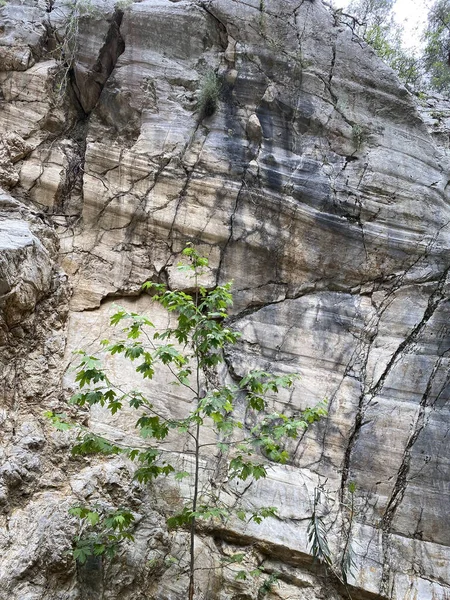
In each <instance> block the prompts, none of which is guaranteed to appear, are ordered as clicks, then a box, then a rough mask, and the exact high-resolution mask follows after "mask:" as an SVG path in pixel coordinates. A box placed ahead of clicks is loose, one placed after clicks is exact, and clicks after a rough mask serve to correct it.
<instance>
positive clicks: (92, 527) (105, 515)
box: [69, 506, 135, 564]
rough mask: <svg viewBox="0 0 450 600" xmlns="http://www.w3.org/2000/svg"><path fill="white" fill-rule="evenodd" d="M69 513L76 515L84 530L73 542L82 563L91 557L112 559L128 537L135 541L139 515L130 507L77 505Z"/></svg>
mask: <svg viewBox="0 0 450 600" xmlns="http://www.w3.org/2000/svg"><path fill="white" fill-rule="evenodd" d="M69 514H70V515H72V516H73V517H76V518H77V519H78V521H79V525H80V533H79V534H78V535H77V536H76V537H75V538H74V541H73V557H74V559H75V560H76V561H77V562H79V563H80V564H84V563H85V562H86V561H87V559H88V558H89V557H90V556H101V555H105V556H106V557H108V558H112V557H114V555H115V554H116V552H117V549H118V548H119V546H120V545H121V544H122V543H123V542H124V541H125V540H130V541H133V540H134V537H133V533H132V532H133V527H134V521H135V517H134V515H133V514H132V513H131V512H130V511H129V510H127V509H123V508H119V509H116V510H110V509H105V508H103V507H101V506H95V507H89V506H74V507H72V508H71V509H70V510H69Z"/></svg>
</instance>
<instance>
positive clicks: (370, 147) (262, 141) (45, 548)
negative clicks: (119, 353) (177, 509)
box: [0, 0, 450, 600]
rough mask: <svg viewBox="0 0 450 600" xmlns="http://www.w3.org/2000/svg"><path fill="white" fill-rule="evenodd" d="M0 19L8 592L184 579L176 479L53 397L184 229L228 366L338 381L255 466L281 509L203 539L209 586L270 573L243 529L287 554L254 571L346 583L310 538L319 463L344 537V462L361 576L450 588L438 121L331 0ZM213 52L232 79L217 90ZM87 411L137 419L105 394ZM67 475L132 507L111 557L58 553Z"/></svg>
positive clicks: (175, 398) (94, 496) (169, 406)
mask: <svg viewBox="0 0 450 600" xmlns="http://www.w3.org/2000/svg"><path fill="white" fill-rule="evenodd" d="M1 19H2V29H1V37H0V71H1V72H0V89H1V101H0V102H1V110H0V123H1V128H0V131H1V134H0V163H1V164H0V184H1V185H2V186H3V188H4V190H5V191H4V192H3V195H2V196H1V198H0V307H1V316H0V319H1V320H0V336H1V338H0V339H1V342H0V352H1V354H0V365H1V371H0V378H1V380H0V381H1V389H0V428H1V429H0V440H1V441H0V461H1V465H0V511H1V513H0V582H1V584H0V599H1V600H6V599H8V600H19V599H20V600H53V599H61V600H62V599H64V600H72V599H73V600H78V599H79V600H85V599H86V600H87V599H91V598H108V599H114V598H119V597H120V598H121V599H124V598H128V599H130V600H140V599H143V598H155V599H158V600H165V599H167V600H169V599H170V600H175V599H180V600H181V599H182V598H185V579H184V578H183V577H179V576H178V575H177V572H176V570H175V567H173V566H170V564H167V563H165V562H164V560H162V558H161V557H164V556H167V555H169V554H173V555H175V556H177V557H181V558H182V557H183V552H184V548H185V544H186V538H185V536H184V534H183V533H178V534H171V533H169V532H168V531H167V527H166V525H165V516H166V515H167V513H168V511H169V510H170V508H171V507H173V506H176V505H177V502H179V490H178V491H177V488H176V487H173V486H171V485H170V484H167V485H166V484H164V486H165V487H164V488H163V489H162V490H161V489H154V488H148V489H143V488H141V487H139V486H137V485H132V486H130V485H129V465H127V464H124V463H122V462H120V461H119V460H118V459H108V460H105V461H100V460H95V459H89V460H88V459H78V460H69V458H68V445H69V441H70V440H69V439H68V437H67V435H66V434H63V433H58V432H55V431H54V430H53V429H52V428H51V427H50V425H49V424H48V423H47V422H46V420H45V418H44V417H43V412H44V411H45V410H56V411H58V410H60V411H62V410H65V411H66V412H67V410H72V409H68V408H67V407H66V405H65V401H66V400H67V398H68V396H69V395H70V392H71V387H72V383H71V376H70V374H69V375H67V376H66V377H65V378H64V379H63V376H64V373H65V372H66V369H67V366H68V364H69V363H70V362H71V360H72V359H71V350H73V349H76V348H79V347H83V348H85V349H89V350H91V349H92V350H94V349H95V348H96V347H97V344H98V340H100V339H102V338H103V337H106V333H105V332H106V330H107V323H108V315H109V314H110V313H111V304H112V302H113V300H112V299H114V300H115V301H118V302H120V303H121V304H124V305H126V306H129V307H131V308H133V309H138V310H142V311H145V312H148V313H149V314H151V316H152V319H155V320H157V321H158V322H161V323H164V322H165V319H166V316H165V315H164V314H162V313H161V312H160V311H159V310H157V309H156V308H155V307H154V306H153V305H152V303H151V302H150V301H149V299H148V297H147V296H141V295H140V285H141V283H142V282H143V281H144V280H147V279H154V280H162V281H165V282H167V283H168V284H169V285H171V286H173V287H175V286H178V285H183V282H182V281H180V280H179V279H177V277H178V276H177V273H176V269H175V265H176V263H177V261H178V258H179V254H180V252H181V250H182V248H183V247H184V244H185V243H186V241H191V242H193V243H195V244H196V246H197V247H198V248H199V250H200V251H201V252H202V253H204V254H205V255H207V256H208V257H209V259H210V264H211V271H210V273H209V274H208V277H209V284H210V285H214V284H215V283H216V282H219V283H221V282H225V281H228V280H229V279H233V280H234V293H235V306H234V314H233V316H232V319H231V321H232V323H233V325H234V327H236V328H237V329H238V330H239V331H240V332H241V333H242V343H240V345H239V346H238V347H237V348H235V349H233V350H232V351H230V352H229V353H228V354H227V368H228V371H229V373H230V374H231V375H241V374H243V373H245V371H246V370H247V369H248V368H250V367H261V368H269V369H271V370H275V371H277V372H293V371H300V373H301V375H302V379H301V381H300V383H299V384H298V385H297V386H296V390H295V393H294V394H293V395H292V396H291V397H290V398H289V399H288V398H286V399H285V400H286V402H288V403H289V406H290V407H291V408H292V410H296V409H302V408H304V407H305V406H307V405H311V404H312V403H315V402H317V401H318V400H321V399H322V398H324V397H327V398H328V399H329V408H330V416H329V419H328V420H327V421H326V422H324V423H321V424H319V425H318V426H317V425H316V426H315V427H314V428H312V429H311V430H310V431H309V432H308V434H307V435H306V436H305V437H304V439H302V441H301V443H300V444H299V445H298V446H297V447H295V448H292V451H293V452H292V461H291V462H290V463H289V464H288V465H286V466H284V467H280V466H275V465H274V466H273V468H272V469H271V470H270V473H269V477H268V479H267V480H265V481H263V482H258V483H257V484H256V483H253V484H252V486H251V487H250V489H249V492H248V494H247V498H248V502H249V503H250V504H251V505H253V506H258V505H268V504H269V505H276V506H278V507H279V517H278V518H277V519H268V520H266V521H265V522H264V523H263V524H262V525H261V526H259V527H256V526H255V525H251V524H248V525H246V526H243V525H242V524H239V523H228V524H227V525H224V526H222V527H217V528H216V529H215V530H212V531H211V530H210V531H208V532H203V533H202V535H201V536H199V538H198V556H199V558H198V560H199V562H200V563H201V564H202V565H205V567H208V568H209V567H214V569H213V570H212V571H210V572H208V571H207V570H205V575H204V576H202V578H200V583H201V587H202V590H203V594H204V597H205V598H217V599H218V600H231V599H233V600H238V599H240V600H244V599H249V598H257V597H258V584H257V583H254V584H253V583H248V582H246V583H242V582H241V583H239V582H237V581H235V580H234V578H233V576H232V575H230V574H229V573H227V571H226V570H223V569H220V568H218V567H219V566H220V557H223V556H224V555H227V553H228V554H229V553H230V552H231V551H232V550H233V549H236V548H242V547H244V548H247V549H251V556H252V558H251V559H249V560H250V563H251V564H249V567H252V566H256V565H258V564H259V565H262V566H263V567H264V569H265V570H266V572H268V573H271V572H277V573H279V574H280V575H279V586H278V587H274V589H273V591H272V592H271V595H270V596H268V597H269V598H285V599H288V598H289V599H298V600H301V599H304V598H308V599H309V600H314V599H317V600H318V599H320V598H326V599H334V598H336V599H338V598H339V599H340V598H344V597H347V596H346V594H347V591H346V590H345V589H342V587H341V586H340V585H339V584H338V582H337V581H335V580H334V579H333V578H332V577H331V576H329V575H328V574H327V573H326V572H325V571H323V570H322V569H321V568H319V567H318V566H317V565H315V564H313V563H312V561H311V556H310V554H309V551H308V544H307V539H306V527H307V523H308V518H309V516H310V515H311V510H312V504H311V503H312V497H313V491H314V488H315V487H316V486H317V485H319V484H320V483H321V482H322V483H323V482H324V481H326V487H327V489H328V490H329V491H330V494H331V495H332V497H333V498H334V499H335V501H334V504H332V505H331V506H330V511H331V512H330V523H333V525H332V528H331V530H330V533H329V535H330V542H331V545H332V548H333V551H334V552H336V554H338V553H339V549H342V546H343V544H344V543H345V532H346V531H347V527H348V511H347V509H346V508H345V506H346V504H348V501H349V498H348V484H349V483H350V482H351V481H354V482H355V483H356V486H357V488H356V510H355V522H354V524H353V532H352V546H353V549H354V552H355V555H356V569H355V570H354V572H353V574H352V576H351V577H350V580H349V588H348V592H349V593H350V594H351V597H352V598H353V599H354V600H357V599H364V598H372V599H375V598H389V599H392V600H406V599H407V600H413V599H414V600H442V599H444V598H446V597H447V596H449V595H450V577H449V560H450V551H449V542H450V540H449V531H450V527H449V522H448V519H449V517H448V513H449V511H448V507H449V506H450V498H449V487H448V482H449V479H450V472H449V464H450V456H449V447H450V446H449V443H448V433H449V422H450V419H449V403H448V400H449V375H448V374H449V358H448V351H449V348H450V343H449V342H450V326H449V301H448V290H449V284H448V270H449V267H450V254H449V246H450V243H449V242H450V208H449V195H448V181H449V173H450V169H449V154H448V133H447V132H446V130H445V129H443V130H442V131H441V133H440V136H439V138H438V139H437V140H436V137H435V138H434V139H433V136H432V135H430V133H429V131H428V128H427V125H426V123H425V122H424V119H423V118H422V117H421V116H420V114H419V112H418V109H417V106H416V103H415V101H414V99H413V98H412V97H411V96H410V95H409V93H408V92H407V91H406V90H405V89H404V88H402V87H401V85H400V84H399V82H398V81H397V79H396V77H395V75H394V74H393V73H392V72H391V71H390V70H389V69H388V68H387V67H386V66H384V65H383V64H382V63H380V62H379V61H378V59H377V58H376V56H375V55H374V53H373V52H372V51H371V50H370V48H368V47H367V46H366V45H365V44H364V43H363V42H362V41H361V40H359V39H357V38H356V37H354V36H353V34H352V31H351V30H350V28H349V27H348V26H347V25H346V24H345V23H341V22H340V21H339V18H338V16H336V15H333V14H332V13H331V12H330V11H329V10H328V9H327V8H326V6H324V5H323V4H322V2H321V1H320V0H314V1H311V0H303V1H302V0H298V1H296V2H295V1H293V0H277V1H275V0H264V2H260V1H259V0H248V1H246V2H241V1H240V0H232V1H230V0H205V1H204V2H195V1H188V0H179V1H170V0H144V1H143V2H136V3H117V4H116V5H114V3H113V2H109V1H101V0H95V1H93V2H87V0H86V1H84V0H83V2H81V3H80V1H79V2H78V4H73V3H65V2H63V1H61V0H55V2H51V3H49V4H48V5H46V4H45V3H41V2H36V1H35V0H25V1H24V2H19V1H18V0H17V1H16V0H10V1H9V2H8V3H7V5H6V6H5V7H4V8H2V9H1ZM74 27H76V40H77V43H76V45H71V44H70V41H71V38H70V36H69V35H68V32H69V31H72V30H73V28H74ZM70 28H72V29H70ZM61 52H63V56H61ZM64 60H65V61H66V67H63V66H61V65H62V62H63V61H64ZM211 71H214V72H215V73H216V74H217V77H218V80H219V81H220V99H219V104H218V107H217V110H216V111H215V112H214V114H212V115H209V116H205V115H201V114H200V112H199V111H198V110H196V103H197V99H198V97H199V93H200V90H201V87H202V82H203V81H204V80H205V77H208V75H209V74H210V73H211ZM429 119H430V115H429V114H428V115H427V116H426V117H425V121H426V122H428V121H429ZM436 141H437V142H439V143H438V144H437V143H436ZM69 296H70V305H69ZM69 306H70V311H69ZM68 311H69V312H68ZM68 315H69V317H68ZM67 317H68V318H67ZM64 352H65V357H63V355H64ZM110 366H111V368H112V369H113V370H114V369H116V370H117V369H118V367H117V366H115V365H114V364H111V365H110ZM119 368H120V367H119ZM120 375H121V377H123V379H124V383H125V384H129V385H130V386H132V385H133V378H132V375H131V374H130V373H127V372H123V371H120ZM148 391H149V393H152V394H154V395H155V397H157V399H158V400H157V401H158V402H159V403H160V404H159V406H160V408H161V409H162V410H165V411H167V414H182V413H183V410H185V409H186V408H187V407H188V402H189V398H187V397H186V398H184V397H183V396H180V394H179V393H174V392H173V391H172V390H170V389H169V388H168V387H167V382H166V380H165V379H164V377H163V376H161V377H160V378H158V379H156V380H155V381H154V382H153V384H152V385H151V386H150V387H149V388H148ZM85 422H86V424H88V423H89V425H91V426H92V427H93V428H94V429H95V430H96V431H98V432H102V433H105V434H107V435H110V436H113V437H116V438H117V437H118V438H119V439H121V440H126V439H129V436H132V428H131V421H130V423H128V421H127V419H125V420H124V421H118V420H117V419H111V418H110V417H108V415H106V414H105V412H104V411H101V410H99V411H95V412H93V413H92V415H91V417H90V418H89V420H88V418H87V417H86V421H85ZM185 460H186V461H188V457H185ZM211 464H212V465H213V464H214V461H212V463H211ZM206 466H208V465H206ZM210 466H211V465H210ZM223 493H224V494H225V495H226V496H228V497H233V495H234V496H236V495H238V494H239V493H240V492H239V489H235V488H233V486H232V485H231V484H230V483H227V484H225V485H224V488H223ZM83 501H90V502H96V501H102V502H108V503H110V504H115V505H119V504H124V503H126V504H128V505H129V506H131V507H132V508H133V510H134V511H135V513H136V515H137V516H138V523H137V528H136V541H135V543H134V544H130V545H129V547H127V548H126V550H125V551H124V553H123V554H122V555H121V556H120V557H119V558H118V559H117V560H116V562H114V563H112V564H108V563H103V562H102V561H101V560H100V559H98V560H93V561H90V562H89V563H88V564H87V565H86V566H85V567H82V568H81V567H76V566H75V565H74V564H73V562H72V561H71V559H70V557H69V556H68V555H67V551H68V550H69V548H70V545H71V539H72V536H73V534H74V531H75V522H74V521H73V520H71V519H69V518H68V516H67V508H68V507H69V506H71V505H73V504H74V503H76V502H83ZM206 573H209V575H207V574H206Z"/></svg>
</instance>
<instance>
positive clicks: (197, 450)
mask: <svg viewBox="0 0 450 600" xmlns="http://www.w3.org/2000/svg"><path fill="white" fill-rule="evenodd" d="M194 281H195V305H196V306H198V274H197V270H195V279H194ZM195 358H196V362H197V365H196V384H197V398H196V404H197V407H198V405H199V400H200V366H199V351H198V347H197V344H195ZM199 465H200V423H198V422H197V425H196V427H195V468H194V495H193V498H192V511H193V512H195V511H196V510H197V500H198V478H199ZM196 524H197V523H196V518H195V517H193V518H192V521H191V531H190V542H189V593H188V600H194V593H195V528H196Z"/></svg>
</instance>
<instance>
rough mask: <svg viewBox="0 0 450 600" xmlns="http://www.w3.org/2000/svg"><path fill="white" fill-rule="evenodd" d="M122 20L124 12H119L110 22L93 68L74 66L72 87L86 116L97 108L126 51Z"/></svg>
mask: <svg viewBox="0 0 450 600" xmlns="http://www.w3.org/2000/svg"><path fill="white" fill-rule="evenodd" d="M122 18H123V12H122V11H120V10H117V11H116V12H115V13H114V15H113V17H112V19H111V21H110V26H109V29H108V33H107V35H106V39H105V42H104V44H103V46H102V48H101V49H100V52H99V55H98V57H97V60H96V62H95V64H94V65H93V66H92V67H91V68H86V67H85V66H82V65H80V64H77V63H75V65H74V68H73V78H72V86H73V89H74V91H75V94H76V96H77V98H78V101H79V103H80V105H81V108H82V109H83V111H84V112H85V113H86V114H89V113H90V112H92V110H93V109H94V107H95V106H96V104H97V102H98V99H99V97H100V94H101V92H102V90H103V87H104V85H105V83H106V82H107V80H108V78H109V76H110V75H111V73H112V71H113V69H114V67H115V65H116V62H117V59H118V58H119V56H120V55H121V54H123V52H124V50H125V42H124V40H123V37H122V35H121V33H120V26H121V24H122Z"/></svg>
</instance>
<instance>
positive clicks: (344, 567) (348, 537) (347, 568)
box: [340, 481, 356, 584]
mask: <svg viewBox="0 0 450 600" xmlns="http://www.w3.org/2000/svg"><path fill="white" fill-rule="evenodd" d="M347 489H348V493H349V496H350V504H348V505H344V508H346V509H347V521H348V526H347V530H346V531H345V532H344V537H345V542H344V549H343V551H342V557H341V563H340V572H341V575H342V579H343V581H344V583H345V584H347V579H348V576H349V575H350V574H351V573H352V571H353V569H354V568H355V567H356V564H355V555H354V552H353V547H352V529H353V519H354V517H355V492H356V484H355V482H354V481H350V483H349V484H348V488H347Z"/></svg>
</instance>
